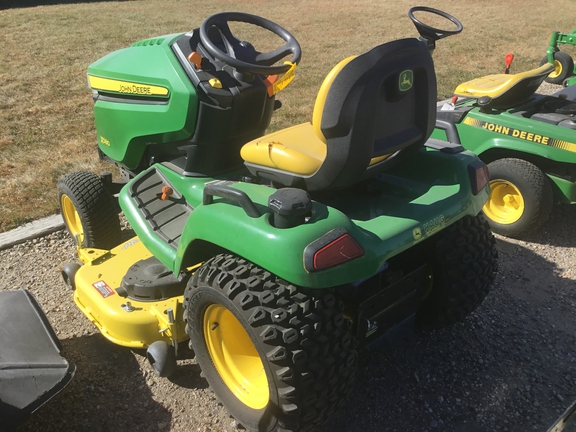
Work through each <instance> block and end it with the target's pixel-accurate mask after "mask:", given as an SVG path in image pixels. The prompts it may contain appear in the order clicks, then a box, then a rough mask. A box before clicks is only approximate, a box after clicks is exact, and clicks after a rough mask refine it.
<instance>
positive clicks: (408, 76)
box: [398, 69, 414, 91]
mask: <svg viewBox="0 0 576 432" xmlns="http://www.w3.org/2000/svg"><path fill="white" fill-rule="evenodd" d="M413 80H414V74H413V73H412V71H411V70H410V69H406V70H405V71H404V72H402V73H400V83H399V85H398V88H399V89H400V91H408V90H410V89H411V88H412V81H413Z"/></svg>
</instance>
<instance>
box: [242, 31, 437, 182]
mask: <svg viewBox="0 0 576 432" xmlns="http://www.w3.org/2000/svg"><path fill="white" fill-rule="evenodd" d="M435 119H436V77H435V74H434V66H433V63H432V58H431V57H430V54H429V52H428V50H427V49H426V46H425V44H423V43H422V42H420V41H419V40H417V39H401V40H397V41H393V42H389V43H386V44H384V45H380V46H377V47H375V48H373V49H372V50H370V51H368V52H367V53H365V54H362V55H360V56H358V57H349V58H347V59H344V60H342V61H341V62H340V63H338V64H337V65H336V66H335V67H334V68H333V69H332V71H330V73H329V74H328V75H327V76H326V78H325V79H324V82H323V83H322V86H321V87H320V90H319V92H318V96H317V98H316V103H315V105H314V111H313V115H312V122H311V123H304V124H301V125H298V126H293V127H291V128H287V129H284V130H281V131H278V132H274V133H272V134H269V135H266V136H263V137H261V138H258V139H256V140H253V141H251V142H249V143H247V144H246V145H244V147H243V148H242V150H241V156H242V158H243V159H244V161H245V165H246V167H247V168H248V169H249V170H250V172H252V174H254V175H257V176H261V177H264V178H268V179H271V180H273V181H274V182H276V183H279V184H281V185H284V186H293V187H301V188H304V189H307V190H309V191H315V190H324V189H329V188H342V187H346V186H350V185H352V184H354V183H356V182H358V181H360V180H362V179H364V178H366V177H369V176H371V175H375V174H376V173H378V172H380V171H382V170H384V169H386V168H387V167H388V166H389V164H388V163H387V160H388V159H398V157H399V156H400V154H401V153H404V150H406V149H407V148H408V147H410V148H414V149H416V148H419V147H420V146H422V145H423V144H424V143H425V142H426V140H427V139H428V137H429V136H430V134H431V133H432V130H433V128H434V124H435Z"/></svg>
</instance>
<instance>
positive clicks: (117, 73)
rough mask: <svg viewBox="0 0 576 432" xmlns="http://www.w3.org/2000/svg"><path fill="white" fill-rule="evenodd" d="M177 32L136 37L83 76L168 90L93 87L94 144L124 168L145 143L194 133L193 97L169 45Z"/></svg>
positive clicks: (134, 160)
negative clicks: (149, 93)
mask: <svg viewBox="0 0 576 432" xmlns="http://www.w3.org/2000/svg"><path fill="white" fill-rule="evenodd" d="M179 36H180V35H179V34H178V35H168V36H163V37H161V38H156V39H154V43H152V42H150V41H142V42H139V43H137V44H134V45H133V46H132V47H130V48H125V49H121V50H119V51H115V52H113V53H111V54H109V55H107V56H105V57H103V58H102V59H100V60H98V61H96V62H95V63H93V64H91V65H90V66H89V68H88V75H89V78H90V77H96V78H104V79H107V80H114V81H121V82H127V83H134V84H141V85H143V86H159V87H163V88H166V89H167V90H168V97H167V98H166V97H146V95H141V94H118V93H116V92H111V91H106V90H98V93H99V97H98V99H97V100H96V103H95V106H94V120H95V124H96V131H97V134H98V145H99V147H100V149H101V150H102V151H103V152H104V153H105V154H106V155H107V156H109V157H110V158H112V159H113V160H115V161H118V162H119V163H121V164H123V165H125V166H127V167H128V168H130V169H134V168H136V167H137V166H138V164H139V162H140V160H141V158H142V155H143V154H144V151H145V148H146V146H147V145H150V144H161V143H170V142H174V141H179V140H184V139H187V138H189V137H191V136H192V135H193V134H194V130H195V126H196V118H197V110H198V97H197V94H196V90H195V89H194V87H193V86H192V84H191V82H190V80H189V78H188V77H187V76H186V74H185V73H184V71H183V70H182V67H181V66H180V64H179V63H178V60H177V59H176V57H175V56H174V54H173V53H172V50H171V48H170V44H171V43H172V42H173V41H174V40H175V39H176V38H178V37H179ZM93 90H94V89H93Z"/></svg>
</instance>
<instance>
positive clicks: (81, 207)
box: [58, 171, 122, 250]
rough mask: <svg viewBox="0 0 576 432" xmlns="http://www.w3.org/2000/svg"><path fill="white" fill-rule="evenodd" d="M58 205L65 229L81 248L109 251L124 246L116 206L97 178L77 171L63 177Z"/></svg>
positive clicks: (94, 175) (59, 185)
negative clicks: (120, 245)
mask: <svg viewBox="0 0 576 432" xmlns="http://www.w3.org/2000/svg"><path fill="white" fill-rule="evenodd" d="M58 203H59V204H60V212H61V213H62V218H63V219H64V222H65V224H66V228H68V231H69V232H70V234H71V235H72V237H73V238H74V239H76V242H77V243H78V244H80V245H81V246H83V247H86V248H96V249H106V250H108V249H112V248H113V247H115V246H118V245H119V244H120V243H121V235H122V234H121V227H120V219H119V218H118V210H117V205H116V203H115V202H114V197H113V196H112V194H111V193H110V192H109V191H108V189H107V188H106V185H105V184H104V182H103V181H102V180H101V179H100V177H98V176H97V175H96V174H94V173H91V172H87V171H78V172H74V173H72V174H68V175H66V176H64V177H62V178H61V179H60V181H59V182H58Z"/></svg>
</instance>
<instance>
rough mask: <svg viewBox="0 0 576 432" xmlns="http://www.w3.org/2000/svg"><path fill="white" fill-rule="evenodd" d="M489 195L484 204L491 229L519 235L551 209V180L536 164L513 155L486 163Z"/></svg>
mask: <svg viewBox="0 0 576 432" xmlns="http://www.w3.org/2000/svg"><path fill="white" fill-rule="evenodd" d="M488 169H489V171H490V197H489V198H488V201H487V202H486V204H485V205H484V207H483V209H482V210H483V211H484V214H485V215H486V217H487V218H488V223H489V224H490V227H491V228H492V230H493V231H494V232H496V233H498V234H501V235H504V236H508V237H514V238H522V237H524V236H526V235H528V234H530V233H531V232H533V231H534V230H536V229H537V228H539V227H540V226H542V224H543V223H544V222H545V221H546V220H547V219H548V217H549V216H550V213H551V211H552V205H553V191H552V185H551V184H550V180H549V179H548V177H547V176H546V174H544V173H543V172H542V170H541V169H540V168H538V167H537V166H536V165H534V164H532V163H530V162H528V161H525V160H522V159H515V158H506V159H499V160H497V161H494V162H491V163H489V164H488Z"/></svg>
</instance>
